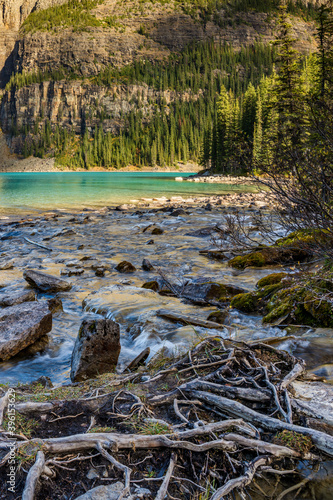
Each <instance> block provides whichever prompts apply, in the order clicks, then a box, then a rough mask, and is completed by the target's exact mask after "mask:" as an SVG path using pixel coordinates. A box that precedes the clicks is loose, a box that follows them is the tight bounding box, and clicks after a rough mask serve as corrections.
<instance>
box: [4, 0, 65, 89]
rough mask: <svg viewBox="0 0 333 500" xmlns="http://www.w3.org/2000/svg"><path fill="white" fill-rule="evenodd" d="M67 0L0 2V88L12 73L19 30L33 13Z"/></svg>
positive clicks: (9, 0) (8, 0) (16, 52)
mask: <svg viewBox="0 0 333 500" xmlns="http://www.w3.org/2000/svg"><path fill="white" fill-rule="evenodd" d="M66 1H67V0H0V88H1V87H3V86H4V85H5V84H6V82H7V81H8V80H9V78H10V75H11V74H12V72H13V71H14V68H15V64H16V58H17V54H18V43H19V39H20V36H19V29H20V26H21V25H22V23H23V22H24V21H25V19H26V18H27V17H28V16H29V14H30V13H31V12H33V11H38V10H42V9H47V8H48V7H53V6H55V5H61V4H63V3H66Z"/></svg>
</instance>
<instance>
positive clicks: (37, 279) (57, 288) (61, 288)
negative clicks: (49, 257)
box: [23, 269, 72, 292]
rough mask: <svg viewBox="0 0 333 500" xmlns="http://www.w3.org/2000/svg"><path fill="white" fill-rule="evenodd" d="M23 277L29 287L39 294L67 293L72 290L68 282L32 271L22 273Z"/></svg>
mask: <svg viewBox="0 0 333 500" xmlns="http://www.w3.org/2000/svg"><path fill="white" fill-rule="evenodd" d="M23 277H24V279H25V280H26V281H27V282H28V283H29V285H31V286H32V287H33V288H37V290H40V291H41V292H67V291H68V290H70V289H71V288H72V285H71V283H69V282H68V281H65V280H62V279H60V278H56V277H55V276H50V275H49V274H45V273H41V272H40V271H33V270H32V269H27V270H26V271H24V273H23Z"/></svg>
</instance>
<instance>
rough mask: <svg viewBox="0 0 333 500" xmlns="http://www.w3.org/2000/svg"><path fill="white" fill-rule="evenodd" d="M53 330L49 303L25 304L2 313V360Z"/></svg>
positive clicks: (0, 317)
mask: <svg viewBox="0 0 333 500" xmlns="http://www.w3.org/2000/svg"><path fill="white" fill-rule="evenodd" d="M51 329H52V313H51V312H50V310H49V306H48V304H47V302H32V303H27V302H25V303H23V304H19V305H16V306H12V307H7V308H6V309H3V310H2V311H1V312H0V359H1V360H2V361H5V360H6V359H9V358H11V357H13V356H15V354H17V353H18V352H20V351H22V350H23V349H25V348H26V347H28V346H30V345H31V344H33V343H34V342H36V341H37V340H38V339H40V338H41V337H43V336H45V335H46V334H47V333H48V332H50V331H51Z"/></svg>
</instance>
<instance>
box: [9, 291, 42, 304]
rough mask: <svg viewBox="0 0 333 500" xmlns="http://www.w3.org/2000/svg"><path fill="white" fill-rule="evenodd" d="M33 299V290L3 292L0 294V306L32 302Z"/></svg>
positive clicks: (34, 296)
mask: <svg viewBox="0 0 333 500" xmlns="http://www.w3.org/2000/svg"><path fill="white" fill-rule="evenodd" d="M35 298H36V295H35V292H34V291H33V290H7V291H6V290H4V291H3V293H1V294H0V306H1V307H9V306H15V305H18V304H23V302H32V301H34V300H35Z"/></svg>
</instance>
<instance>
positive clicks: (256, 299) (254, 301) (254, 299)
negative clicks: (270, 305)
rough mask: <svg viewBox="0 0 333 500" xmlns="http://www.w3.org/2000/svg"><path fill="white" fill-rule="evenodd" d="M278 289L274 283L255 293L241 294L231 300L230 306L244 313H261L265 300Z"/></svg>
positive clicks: (277, 285)
mask: <svg viewBox="0 0 333 500" xmlns="http://www.w3.org/2000/svg"><path fill="white" fill-rule="evenodd" d="M280 288H281V286H280V284H279V283H276V284H273V285H267V286H265V287H263V288H261V289H260V290H258V291H255V292H248V293H241V294H239V295H236V297H234V298H233V299H232V301H231V303H230V305H231V307H233V308H235V309H238V310H239V311H242V312H245V313H249V312H256V311H257V312H259V311H260V312H261V311H263V310H264V309H265V307H266V304H267V300H268V299H269V298H270V297H271V296H272V294H274V293H275V292H276V291H278V290H279V289H280Z"/></svg>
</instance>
